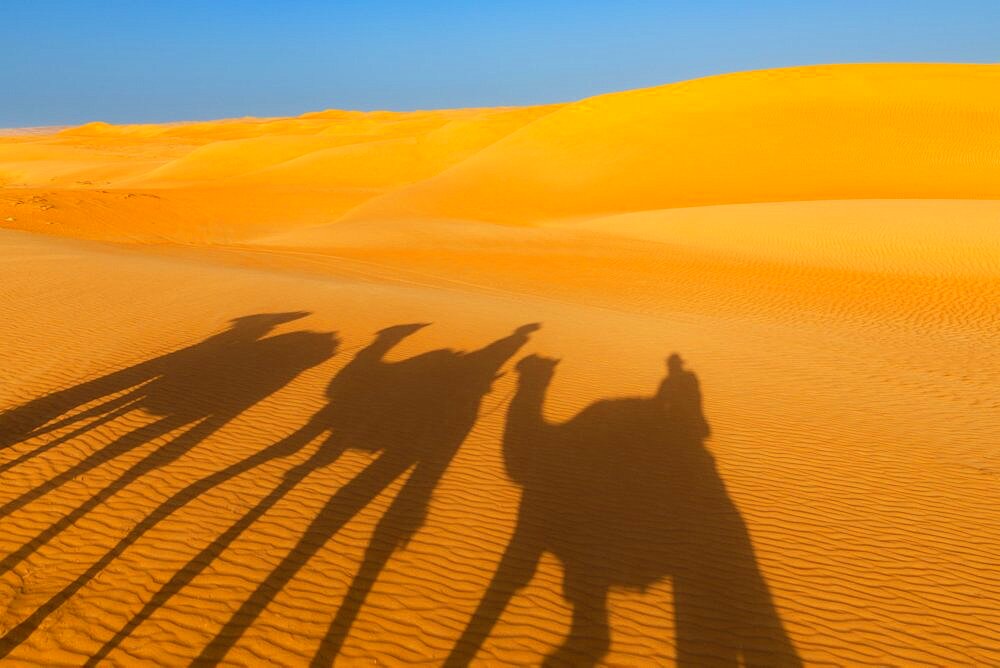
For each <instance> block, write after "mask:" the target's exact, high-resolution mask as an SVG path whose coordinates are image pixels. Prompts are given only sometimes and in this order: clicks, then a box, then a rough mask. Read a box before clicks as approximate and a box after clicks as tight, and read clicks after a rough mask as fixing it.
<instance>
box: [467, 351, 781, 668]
mask: <svg viewBox="0 0 1000 668" xmlns="http://www.w3.org/2000/svg"><path fill="white" fill-rule="evenodd" d="M557 363H558V360H554V359H547V358H543V357H539V356H534V355H533V356H529V357H526V358H524V359H522V360H521V361H520V362H519V363H518V365H517V371H518V374H519V379H518V389H517V392H516V394H515V396H514V398H513V399H512V401H511V405H510V409H509V412H508V414H507V420H506V426H505V430H504V438H503V451H504V461H505V465H506V468H507V472H508V475H509V476H510V477H511V479H512V480H513V481H514V482H516V483H517V484H518V485H520V486H521V487H522V489H523V494H522V499H521V505H520V509H519V513H518V519H517V525H516V527H515V529H514V534H513V536H512V538H511V540H510V543H509V544H508V545H507V548H506V550H505V552H504V555H503V557H502V558H501V561H500V564H499V566H498V568H497V570H496V572H495V574H494V576H493V579H492V581H491V582H490V584H489V586H488V589H487V591H486V593H485V595H484V596H483V598H482V600H481V601H480V603H479V606H478V608H477V609H476V611H475V613H474V614H473V617H472V619H471V620H470V622H469V624H468V626H467V627H466V629H465V631H464V633H463V634H462V637H461V638H460V639H459V640H458V642H457V644H456V645H455V647H454V649H453V651H452V653H451V656H450V657H449V658H448V660H447V665H449V666H464V665H467V664H468V663H469V662H470V661H471V660H472V659H473V658H474V657H475V655H476V653H477V651H478V649H479V648H480V647H481V646H482V644H483V642H484V641H485V639H486V638H487V636H488V635H489V634H490V631H491V630H492V629H493V627H494V625H495V624H496V622H497V621H498V619H499V618H500V616H501V615H502V614H503V612H504V610H505V608H506V607H507V604H508V603H509V601H510V599H511V598H512V597H513V595H514V594H515V593H516V592H517V591H518V590H519V589H521V588H522V587H524V586H526V585H527V584H528V583H529V582H530V581H531V579H532V577H533V576H534V573H535V571H536V569H537V567H538V564H539V560H540V558H541V556H542V554H543V553H544V552H550V553H552V554H554V555H555V556H556V557H558V559H559V561H560V562H561V563H562V564H563V578H564V587H563V589H564V595H565V597H566V599H567V601H568V602H569V603H570V604H571V606H572V620H571V627H570V630H569V633H568V635H567V636H566V638H565V640H564V642H563V644H562V645H561V646H560V647H559V648H557V649H556V650H555V651H554V652H553V653H552V654H551V655H550V656H548V657H547V658H546V659H545V663H546V664H547V665H595V664H597V663H599V662H600V661H601V660H602V659H603V657H604V656H605V655H606V653H607V652H608V650H609V648H610V620H609V614H608V601H607V598H608V592H609V590H610V589H611V588H612V587H625V588H634V589H643V588H645V587H648V586H650V585H651V584H653V583H655V582H657V581H659V580H661V579H663V578H665V577H670V578H671V579H672V583H673V592H674V593H673V598H674V618H675V632H676V655H677V661H678V664H679V665H681V666H705V665H718V666H742V665H752V666H777V665H781V666H798V665H801V662H800V661H799V659H798V656H797V654H796V651H795V648H794V647H793V645H792V643H791V641H790V640H789V638H788V636H787V634H786V633H785V630H784V628H783V625H782V623H781V620H780V618H779V616H778V613H777V611H776V610H775V607H774V604H773V602H772V600H771V596H770V593H769V590H768V587H767V584H766V582H765V580H764V577H763V575H762V574H761V572H760V569H759V567H758V565H757V561H756V558H755V556H754V550H753V545H752V543H751V540H750V536H749V533H748V532H747V528H746V525H745V523H744V522H743V519H742V517H741V516H740V513H739V511H738V510H737V508H736V506H735V505H734V504H733V502H732V500H731V499H730V498H729V495H728V493H727V491H726V488H725V485H724V483H723V481H722V479H721V477H720V476H719V473H718V471H717V469H716V467H715V462H714V459H713V457H712V455H711V453H710V452H709V451H708V450H707V449H706V448H705V446H704V440H705V438H707V437H708V435H709V427H708V422H707V421H706V419H705V417H704V415H703V413H702V407H701V403H702V402H701V390H700V388H699V383H698V379H697V377H696V376H695V374H694V373H693V372H691V371H688V370H686V369H685V368H684V366H683V362H682V361H681V358H680V356H678V355H676V354H675V355H671V356H670V358H669V360H668V374H667V376H666V378H665V379H664V380H663V382H662V383H661V385H660V388H659V391H658V392H657V393H656V395H654V396H652V397H633V398H620V399H608V400H603V401H598V402H595V403H593V404H591V405H590V406H588V407H587V408H585V409H584V410H583V411H581V412H580V413H579V414H577V415H576V416H575V417H573V418H572V419H570V420H569V421H567V422H565V423H561V424H553V423H550V422H548V421H547V420H545V418H544V417H543V414H542V411H543V406H544V403H545V399H546V395H547V392H548V388H549V385H550V383H551V381H552V378H553V376H554V374H555V370H556V365H557Z"/></svg>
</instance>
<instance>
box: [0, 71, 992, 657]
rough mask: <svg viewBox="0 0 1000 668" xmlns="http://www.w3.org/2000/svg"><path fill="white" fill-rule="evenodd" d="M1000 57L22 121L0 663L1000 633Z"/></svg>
mask: <svg viewBox="0 0 1000 668" xmlns="http://www.w3.org/2000/svg"><path fill="white" fill-rule="evenodd" d="M998 156H1000V66H995V65H845V66H824V67H811V68H793V69H785V70H772V71H762V72H748V73H740V74H732V75H726V76H721V77H713V78H709V79H702V80H697V81H690V82H684V83H680V84H674V85H669V86H663V87H659V88H653V89H647V90H640V91H630V92H625V93H618V94H612V95H605V96H601V97H597V98H592V99H588V100H583V101H580V102H575V103H569V104H563V105H551V106H544V107H527V108H506V109H468V110H445V111H421V112H407V113H397V112H367V113H362V112H341V111H325V112H317V113H310V114H304V115H302V116H299V117H295V118H270V119H254V118H248V119H233V120H223V121H213V122H196V123H176V124H166V125H136V126H111V125H107V124H101V123H93V124H89V125H85V126H82V127H78V128H66V129H58V128H54V129H45V128H42V129H34V130H31V131H28V132H3V133H0V186H2V187H0V663H3V664H4V665H12V666H22V665H23V666H29V665H30V666H59V665H66V666H75V665H82V664H86V665H95V666H96V665H120V666H133V665H188V664H192V663H194V664H196V665H212V664H215V663H223V664H226V665H262V664H266V663H273V664H279V665H307V664H309V663H310V662H312V665H316V666H320V665H330V664H331V663H336V664H337V665H372V664H373V663H374V664H376V665H450V666H461V665H467V664H469V663H472V664H474V665H484V666H485V665H538V664H543V663H546V664H548V665H595V664H596V665H634V666H640V665H641V666H646V665H681V666H703V665H704V666H737V665H753V666H798V665H878V666H884V665H900V666H903V665H906V666H909V665H998V664H1000V639H998V635H997V629H998V628H1000V559H998V557H997V555H998V554H1000V478H998V475H1000V451H998V448H997V436H998V434H1000V346H998V345H997V331H998V326H1000V157H998Z"/></svg>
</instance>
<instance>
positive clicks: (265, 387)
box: [0, 312, 335, 655]
mask: <svg viewBox="0 0 1000 668" xmlns="http://www.w3.org/2000/svg"><path fill="white" fill-rule="evenodd" d="M305 315H307V314H305V313H301V312H300V313H276V314H260V315H253V316H246V317H243V318H238V319H236V320H234V321H232V324H231V326H230V328H229V329H228V330H226V331H224V332H222V333H220V334H217V335H215V336H212V337H209V338H208V339H205V340H204V341H202V342H200V343H198V344H195V345H192V346H189V347H187V348H184V349H182V350H179V351H176V352H173V353H168V354H166V355H163V356H161V357H159V358H156V359H154V360H150V361H147V362H143V363H141V364H138V365H136V366H134V367H130V368H129V369H125V370H122V371H118V372H115V373H112V374H108V375H107V376H103V377H101V378H98V379H96V380H93V381H88V382H85V383H82V384H80V385H78V386H76V387H74V388H70V389H68V390H62V391H59V392H55V393H52V394H50V395H46V396H44V397H41V398H39V399H37V400H35V401H32V402H29V403H28V404H25V405H24V406H21V407H19V408H17V409H14V410H13V411H10V412H8V413H7V414H5V416H4V419H5V422H4V424H5V425H7V426H10V425H13V426H14V427H15V428H16V434H17V436H16V437H12V438H10V439H9V441H10V442H11V444H16V443H17V442H18V439H20V440H23V439H25V438H29V437H35V436H40V435H43V434H46V433H50V432H53V431H55V430H57V429H63V428H66V427H69V426H70V425H73V424H75V423H78V422H83V421H86V420H88V419H90V421H89V422H85V424H83V426H80V427H76V428H74V429H73V430H72V431H70V432H69V433H68V434H64V435H62V436H60V437H59V438H56V439H54V440H53V441H50V442H49V443H47V444H45V445H43V446H41V447H40V448H38V449H36V450H33V451H30V452H28V453H26V454H25V455H22V456H21V457H18V458H17V459H15V460H13V461H12V462H8V463H7V464H5V465H4V470H10V469H14V470H16V469H17V467H18V466H20V465H22V464H23V463H25V462H26V461H28V460H30V459H32V458H34V457H37V456H39V455H41V454H43V453H44V452H48V451H50V450H52V449H54V448H55V447H57V446H58V445H60V444H62V443H64V442H66V441H68V440H70V439H71V438H74V437H77V436H82V435H84V434H86V433H87V432H89V431H91V430H93V429H94V428H95V427H96V426H97V425H99V424H102V423H105V422H110V421H111V420H113V419H116V418H118V417H122V416H125V415H127V414H129V413H133V412H136V411H143V412H144V413H146V414H147V415H151V416H153V418H154V419H153V420H152V421H150V422H148V423H146V424H144V425H143V426H141V427H138V428H136V429H134V430H132V431H129V432H127V433H125V434H124V435H122V436H120V437H118V438H116V439H114V440H112V441H111V442H110V443H106V444H105V445H103V447H101V448H99V449H97V450H95V451H93V452H91V453H90V454H88V455H87V456H86V457H84V458H83V459H82V460H80V461H79V462H77V463H76V464H74V465H72V466H70V467H69V468H68V469H66V470H65V471H63V472H61V473H59V474H57V475H55V476H53V477H51V478H48V479H47V480H45V481H44V482H42V483H41V484H39V485H37V486H36V487H34V488H32V489H29V490H28V491H26V492H24V493H22V494H20V495H19V496H17V497H15V498H13V499H10V500H8V501H7V502H5V503H3V504H2V505H0V517H5V516H7V515H9V514H11V513H13V512H15V511H17V510H19V509H21V508H24V507H25V506H27V505H28V504H30V503H31V502H33V501H35V500H37V499H39V498H41V497H43V496H45V495H46V494H48V493H50V492H53V491H55V490H57V489H59V488H60V487H62V486H63V485H65V484H66V483H68V482H70V481H72V480H74V479H76V478H78V477H79V476H81V475H83V474H86V473H87V472H89V471H92V470H94V469H96V468H98V467H100V466H102V465H103V464H106V463H108V462H111V461H113V460H116V459H118V458H119V457H121V456H123V455H126V454H127V453H129V452H131V451H133V450H135V449H137V448H141V447H142V446H144V445H146V444H148V443H151V442H153V441H155V440H157V439H160V438H163V437H168V440H167V442H166V443H165V444H163V445H161V446H159V447H157V448H156V449H154V450H152V451H151V452H149V453H148V454H146V455H145V456H144V457H142V458H141V459H140V460H139V461H138V462H136V463H134V464H132V465H130V466H128V468H126V469H125V471H124V472H122V473H120V474H117V476H116V477H115V478H114V480H112V481H111V482H110V483H108V484H107V485H106V486H105V487H103V488H102V489H101V490H99V491H98V492H96V493H94V494H93V495H92V496H90V497H89V498H88V499H87V500H85V501H84V502H83V503H81V504H80V505H79V506H77V507H76V508H74V509H73V510H71V511H69V512H68V513H66V514H64V515H63V516H61V517H60V518H59V520H58V521H56V522H55V523H54V524H52V525H50V526H47V527H46V528H44V529H43V530H42V531H41V532H39V533H38V534H37V535H36V536H34V537H33V538H32V539H31V540H29V541H28V542H27V543H25V544H23V545H22V546H21V547H20V548H18V549H17V550H15V551H14V552H12V553H10V554H8V555H5V556H4V558H3V559H2V560H0V574H2V573H5V572H7V571H9V570H10V569H11V568H13V567H14V566H16V565H17V564H18V563H20V562H21V561H23V560H24V559H26V558H28V557H29V556H30V555H31V554H33V553H34V552H36V551H37V550H38V549H40V548H41V547H42V546H43V545H45V544H46V543H48V542H49V541H50V540H52V539H53V538H54V537H55V536H57V535H58V534H59V533H60V532H62V531H64V530H66V529H68V528H69V527H70V526H71V525H73V524H74V523H75V522H76V521H77V520H79V519H80V518H81V517H83V516H84V515H86V514H87V513H89V512H90V511H91V510H93V509H94V508H96V507H97V506H99V505H100V504H102V503H103V502H104V501H106V500H108V499H109V498H111V497H112V496H114V495H115V494H116V493H118V492H119V491H121V490H123V489H125V488H126V487H127V486H128V485H130V484H131V483H133V482H135V481H136V480H138V479H140V478H141V477H142V476H144V475H146V474H147V473H149V472H151V471H153V470H155V469H157V468H161V467H163V466H166V465H168V464H170V463H171V462H173V461H175V460H177V459H178V458H180V457H181V456H183V455H184V454H185V453H187V452H188V451H189V450H191V449H192V448H193V447H195V446H196V445H198V444H199V443H201V442H202V441H203V440H204V439H206V438H207V437H209V436H210V435H211V434H213V433H214V432H216V431H218V430H219V429H221V428H222V427H223V426H225V425H226V424H227V423H228V422H230V421H231V420H232V419H234V418H235V417H236V416H238V415H239V414H241V413H242V412H243V411H245V410H247V409H248V408H250V407H251V406H253V405H254V404H256V403H257V402H259V401H261V400H262V399H264V398H265V397H267V396H269V395H271V394H272V393H274V392H276V391H277V390H279V389H280V388H282V387H284V386H285V385H286V384H287V383H289V382H291V381H292V380H293V379H294V378H295V377H296V376H298V375H299V374H300V373H301V372H302V371H304V370H306V369H308V368H310V367H312V366H315V365H317V364H319V363H321V362H323V361H324V360H326V359H328V358H329V357H330V356H331V355H332V354H333V350H334V346H335V341H334V339H333V338H332V335H330V334H320V333H315V332H306V331H298V332H291V333H286V334H278V335H274V336H266V335H267V334H269V333H270V332H271V330H272V329H274V327H276V326H277V325H279V324H282V323H285V322H289V321H292V320H296V319H298V318H301V317H304V316H305ZM120 393H123V394H120ZM95 401H99V402H101V403H99V404H97V405H95V406H92V407H89V408H86V409H84V410H81V411H78V412H76V413H73V414H71V415H68V416H67V417H62V416H63V415H65V414H66V413H68V412H70V411H72V410H74V409H77V408H81V407H83V406H86V405H88V404H90V403H93V402H95ZM60 418H61V419H60ZM53 420H56V421H55V422H53ZM10 642H11V641H10V638H8V637H5V638H4V639H3V643H2V646H0V650H3V649H6V647H7V646H9V645H10ZM0 655H2V652H0Z"/></svg>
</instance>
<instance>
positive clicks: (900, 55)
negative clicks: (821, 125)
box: [0, 0, 1000, 127]
mask: <svg viewBox="0 0 1000 668" xmlns="http://www.w3.org/2000/svg"><path fill="white" fill-rule="evenodd" d="M870 61H925V62H926V61H936V62H942V61H943V62H995V61H1000V0H947V1H932V0H831V1H827V0H739V1H737V0H687V1H684V2H677V1H669V0H660V1H658V2H657V1H652V0H647V1H638V0H604V1H600V2H598V1H593V0H550V1H546V0H506V1H503V0H480V1H478V2H477V1H475V0H464V1H462V0H453V1H451V2H444V1H440V0H422V1H421V0H408V1H398V2H395V1H390V0H359V1H354V0H343V1H337V0H326V1H320V0H100V1H95V0H66V1H63V0H0V90H2V94H0V127H13V126H32V125H54V124H70V123H82V122H86V121H91V120H104V121H109V122H154V121H167V120H187V119H207V118H221V117H231V116H246V115H253V116H279V115H294V114H299V113H302V112H305V111H312V110H319V109H328V108H340V109H379V108H381V109H417V108H435V107H458V106H487V105H514V104H531V103H543V102H556V101H565V100H574V99H579V98H582V97H587V96H590V95H595V94H598V93H605V92H612V91H617V90H625V89H629V88H638V87H642V86H652V85H657V84H662V83H667V82H671V81H678V80H682V79H689V78H692V77H699V76H705V75H709V74H719V73H723V72H731V71H736V70H746V69H757V68H764V67H780V66H787V65H804V64H815V63H832V62H870Z"/></svg>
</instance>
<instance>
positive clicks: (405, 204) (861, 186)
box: [355, 65, 1000, 222]
mask: <svg viewBox="0 0 1000 668" xmlns="http://www.w3.org/2000/svg"><path fill="white" fill-rule="evenodd" d="M998 110H1000V67H998V66H995V65H836V66H825V67H803V68H791V69H781V70H765V71H756V72H744V73H738V74H730V75H725V76H717V77H710V78H707V79H698V80H694V81H687V82H683V83H679V84H674V85H669V86H661V87H658V88H650V89H646V90H637V91H630V92H625V93H616V94H611V95H604V96H601V97H595V98H591V99H588V100H583V101H581V102H577V103H575V104H571V105H567V106H565V107H563V108H562V109H560V110H559V111H558V112H556V113H553V114H550V115H548V116H546V117H545V118H542V119H539V120H538V121H536V122H535V123H532V124H531V125H530V126H528V127H525V128H523V129H522V130H520V131H518V132H516V133H513V134H512V135H510V136H509V137H507V138H506V139H504V140H503V141H501V142H498V143H497V144H495V145H493V146H491V147H490V148H488V149H485V150H483V151H482V152H480V153H479V154H477V155H476V156H475V157H473V158H470V159H469V160H467V161H465V162H464V163H462V164H460V165H458V166H457V167H455V168H453V169H451V170H449V171H447V172H445V173H443V174H441V175H439V176H438V177H436V178H434V179H431V180H428V181H426V182H423V183H421V184H417V185H415V186H413V187H411V188H408V189H404V190H400V191H397V192H394V193H390V194H389V195H386V196H385V197H383V198H382V199H380V200H376V201H374V202H372V203H370V204H369V205H368V206H366V207H364V208H362V210H361V211H359V212H357V213H356V214H355V215H357V216H364V217H388V216H400V215H413V214H424V215H426V214H431V215H436V216H441V217H453V218H476V219H488V220H497V221H508V222H525V221H533V220H538V219H540V218H555V217H563V216H580V215H588V214H594V213H607V212H619V211H636V210H642V209H661V208H667V207H680V206H697V205H706V204H725V203H736V202H764V201H786V200H813V199H851V198H993V197H1000V161H998V159H997V155H998V153H997V151H998V150H1000V111H998Z"/></svg>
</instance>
